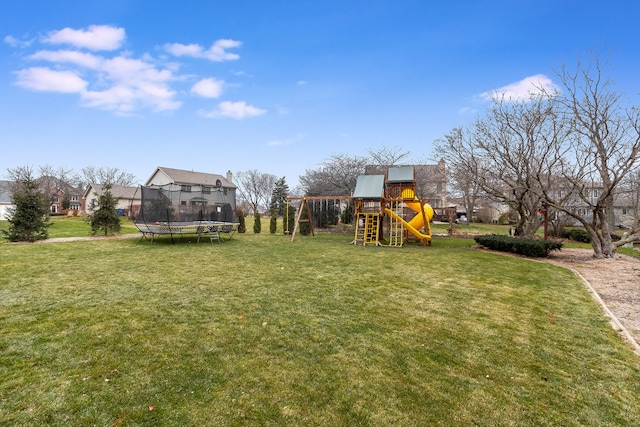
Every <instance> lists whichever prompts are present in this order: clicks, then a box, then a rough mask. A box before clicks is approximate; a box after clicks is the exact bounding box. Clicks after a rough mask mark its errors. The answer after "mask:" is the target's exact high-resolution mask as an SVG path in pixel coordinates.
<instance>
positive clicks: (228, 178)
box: [227, 171, 233, 182]
mask: <svg viewBox="0 0 640 427" xmlns="http://www.w3.org/2000/svg"><path fill="white" fill-rule="evenodd" d="M227 181H229V182H233V173H231V171H227Z"/></svg>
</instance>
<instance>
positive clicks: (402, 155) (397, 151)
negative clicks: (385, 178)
mask: <svg viewBox="0 0 640 427" xmlns="http://www.w3.org/2000/svg"><path fill="white" fill-rule="evenodd" d="M367 153H369V156H370V157H371V160H372V164H374V165H378V166H395V165H398V164H400V162H401V161H402V160H404V159H406V158H408V157H409V155H410V154H411V153H410V152H409V151H404V150H403V149H402V148H400V147H398V146H397V145H396V146H394V147H387V146H386V145H385V146H384V147H382V148H381V149H379V150H373V149H371V148H370V149H368V150H367Z"/></svg>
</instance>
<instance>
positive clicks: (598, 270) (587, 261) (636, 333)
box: [546, 248, 640, 343]
mask: <svg viewBox="0 0 640 427" xmlns="http://www.w3.org/2000/svg"><path fill="white" fill-rule="evenodd" d="M546 262H549V263H552V264H554V265H558V266H561V267H566V268H570V269H573V270H575V271H577V272H578V273H580V275H581V276H582V277H584V279H585V280H587V281H588V282H589V284H590V285H591V287H592V288H593V290H594V291H595V292H596V293H597V294H598V295H599V296H600V298H601V299H602V301H603V302H604V304H605V305H606V306H607V308H608V309H609V310H610V311H611V312H612V313H613V315H614V316H615V317H616V318H617V319H618V320H619V321H620V323H622V325H623V326H624V327H625V328H626V329H627V330H628V331H629V333H630V334H631V335H632V336H633V338H634V339H635V341H636V343H640V258H637V257H631V256H628V255H621V254H616V255H615V257H614V258H611V259H595V258H594V257H593V251H592V250H591V249H569V248H565V249H562V250H560V251H553V252H552V253H551V254H550V255H549V257H548V258H547V259H546Z"/></svg>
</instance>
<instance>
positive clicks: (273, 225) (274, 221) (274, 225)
mask: <svg viewBox="0 0 640 427" xmlns="http://www.w3.org/2000/svg"><path fill="white" fill-rule="evenodd" d="M277 230H278V217H277V216H275V215H274V214H273V213H272V214H271V219H270V221H269V233H271V234H276V231H277Z"/></svg>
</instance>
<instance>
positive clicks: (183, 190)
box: [132, 184, 239, 244]
mask: <svg viewBox="0 0 640 427" xmlns="http://www.w3.org/2000/svg"><path fill="white" fill-rule="evenodd" d="M139 191H140V192H141V194H140V209H139V211H138V213H137V215H136V218H135V225H136V227H137V228H138V230H139V231H140V232H141V233H142V238H145V237H151V242H152V243H153V241H154V239H155V237H157V236H161V235H169V236H171V241H172V242H173V243H175V241H174V237H179V236H183V235H196V236H197V237H198V240H197V241H198V242H200V238H201V237H204V236H208V237H209V240H210V242H211V243H213V241H217V242H218V244H219V243H220V241H221V240H222V237H221V236H222V234H226V235H227V237H228V240H230V239H231V237H232V236H233V234H234V233H235V232H236V231H237V229H238V226H239V223H238V222H235V221H234V219H235V206H236V201H235V196H233V197H231V196H230V195H228V194H227V191H225V189H224V188H222V187H221V186H216V187H209V186H188V188H187V186H180V185H175V184H167V185H150V186H140V188H139ZM233 194H235V193H233ZM132 210H133V207H132Z"/></svg>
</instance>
